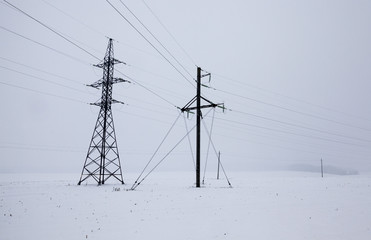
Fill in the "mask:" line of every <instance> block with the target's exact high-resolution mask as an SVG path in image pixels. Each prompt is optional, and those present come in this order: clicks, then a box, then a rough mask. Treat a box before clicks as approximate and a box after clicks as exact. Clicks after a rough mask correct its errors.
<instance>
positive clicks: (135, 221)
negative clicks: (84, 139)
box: [0, 172, 371, 240]
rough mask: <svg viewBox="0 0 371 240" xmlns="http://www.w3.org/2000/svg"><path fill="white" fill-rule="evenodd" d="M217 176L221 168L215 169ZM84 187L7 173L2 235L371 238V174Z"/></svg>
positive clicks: (7, 238) (1, 196)
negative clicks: (198, 186) (194, 184)
mask: <svg viewBox="0 0 371 240" xmlns="http://www.w3.org/2000/svg"><path fill="white" fill-rule="evenodd" d="M213 175H215V174H213ZM136 176H137V175H135V174H126V175H125V176H124V177H125V180H126V182H127V184H126V185H112V184H111V185H109V184H108V185H104V186H99V187H98V186H96V185H95V184H89V185H82V186H77V185H76V183H77V181H78V177H79V175H78V174H77V175H76V174H75V175H58V174H55V175H40V174H39V175H14V174H13V175H12V174H1V175H0V213H1V215H0V239H1V240H16V239H27V240H29V239H35V240H36V239H37V240H43V239H45V240H46V239H47V240H51V239H53V240H55V239H69V240H72V239H130V240H132V239H142V240H145V239H161V240H163V239H172V240H173V239H177V240H179V239H190V240H191V239H202V240H206V239H233V240H236V239H269V240H272V239H284V240H289V239H293V240H298V239H310V240H314V239H324V240H329V239H336V240H341V239H346V240H349V239H357V240H361V239H371V206H370V203H371V175H369V174H365V175H356V176H336V175H326V176H325V178H323V179H322V178H320V176H319V174H315V173H304V172H254V173H252V172H232V173H229V177H230V180H231V183H232V185H233V188H228V186H227V184H226V182H225V181H224V179H221V180H216V179H215V178H212V177H211V174H209V178H207V179H206V184H205V185H204V187H203V188H201V189H196V188H194V187H193V186H192V184H193V183H194V174H193V173H153V174H152V175H150V176H149V178H148V179H146V181H144V182H143V184H142V185H140V186H139V187H138V188H137V189H136V190H135V191H126V189H128V188H130V186H131V184H132V183H133V181H134V180H135V177H136Z"/></svg>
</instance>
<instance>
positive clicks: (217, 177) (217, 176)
mask: <svg viewBox="0 0 371 240" xmlns="http://www.w3.org/2000/svg"><path fill="white" fill-rule="evenodd" d="M219 168H220V151H219V153H218V172H217V175H216V179H218V180H219Z"/></svg>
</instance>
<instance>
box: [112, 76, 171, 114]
mask: <svg viewBox="0 0 371 240" xmlns="http://www.w3.org/2000/svg"><path fill="white" fill-rule="evenodd" d="M115 71H117V72H119V73H121V74H122V75H123V76H124V77H126V78H127V79H129V80H131V81H133V82H134V83H136V84H137V85H138V86H140V87H142V88H144V89H145V90H147V91H148V92H150V93H152V94H153V95H155V96H156V97H158V98H160V99H161V100H163V101H165V102H167V103H168V104H170V105H171V106H173V107H176V108H177V106H175V105H174V104H173V103H172V102H170V101H169V100H167V99H166V98H164V97H162V96H161V95H159V94H158V93H156V92H155V91H153V90H151V89H149V88H148V87H146V86H144V85H143V84H141V83H140V82H138V81H137V80H135V79H133V78H131V77H129V76H128V75H126V74H124V73H123V72H121V71H119V70H117V69H115Z"/></svg>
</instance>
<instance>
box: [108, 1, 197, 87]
mask: <svg viewBox="0 0 371 240" xmlns="http://www.w3.org/2000/svg"><path fill="white" fill-rule="evenodd" d="M106 2H107V3H108V4H109V5H110V6H111V7H112V8H113V9H114V10H115V11H116V12H117V13H118V14H119V15H120V16H121V17H122V18H123V19H124V20H125V21H126V22H127V23H129V25H130V26H131V27H132V28H134V30H135V31H136V32H137V33H138V34H139V35H140V36H141V37H142V38H143V39H144V40H146V42H147V43H149V44H150V45H151V46H152V47H153V48H154V49H155V50H156V51H157V52H158V53H159V54H160V55H161V56H162V57H163V58H164V59H165V60H166V61H167V62H168V63H169V64H170V65H171V66H172V67H173V68H174V69H175V70H176V71H177V72H178V73H179V74H180V75H181V76H182V77H183V78H184V79H185V80H186V81H187V82H188V83H189V84H191V85H192V86H193V87H195V85H194V84H193V83H192V82H191V81H189V79H188V78H187V77H186V76H185V75H184V74H183V73H182V72H181V71H180V70H179V69H178V68H177V67H176V66H175V65H174V64H173V63H172V62H171V61H170V60H169V59H168V58H167V57H165V55H164V54H162V53H161V52H160V50H158V48H156V47H155V45H153V44H152V43H151V42H150V41H149V40H148V38H146V37H145V36H144V35H143V33H141V32H140V31H139V30H138V29H137V28H136V27H135V26H134V25H133V24H132V23H131V22H130V21H129V20H128V19H127V18H126V17H125V16H124V15H123V14H122V13H121V12H120V11H119V10H118V9H117V8H116V7H115V6H114V5H113V4H112V3H111V2H110V1H109V0H106Z"/></svg>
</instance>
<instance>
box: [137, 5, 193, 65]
mask: <svg viewBox="0 0 371 240" xmlns="http://www.w3.org/2000/svg"><path fill="white" fill-rule="evenodd" d="M142 2H143V3H144V5H145V6H146V7H147V9H148V10H149V11H150V12H151V14H152V15H153V16H154V17H155V18H156V19H157V21H158V22H159V23H160V24H161V26H162V27H163V28H164V29H165V31H166V32H167V33H168V34H169V35H170V37H171V38H172V39H173V40H174V42H175V43H176V44H177V45H178V47H179V48H180V49H181V50H182V51H183V53H184V54H185V55H186V56H187V57H188V58H189V60H191V62H192V63H193V64H194V65H195V66H197V64H196V62H195V61H194V60H193V58H192V57H191V56H190V55H189V54H188V53H187V51H186V50H185V49H184V48H183V47H182V46H181V45H180V43H179V42H178V41H177V40H176V38H175V37H174V35H173V34H171V32H170V31H169V30H168V29H167V27H166V26H165V24H163V23H162V21H161V20H160V18H159V17H158V16H157V15H156V14H155V12H154V11H153V10H152V9H151V8H150V6H149V5H148V4H147V3H146V2H145V1H144V0H142Z"/></svg>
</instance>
